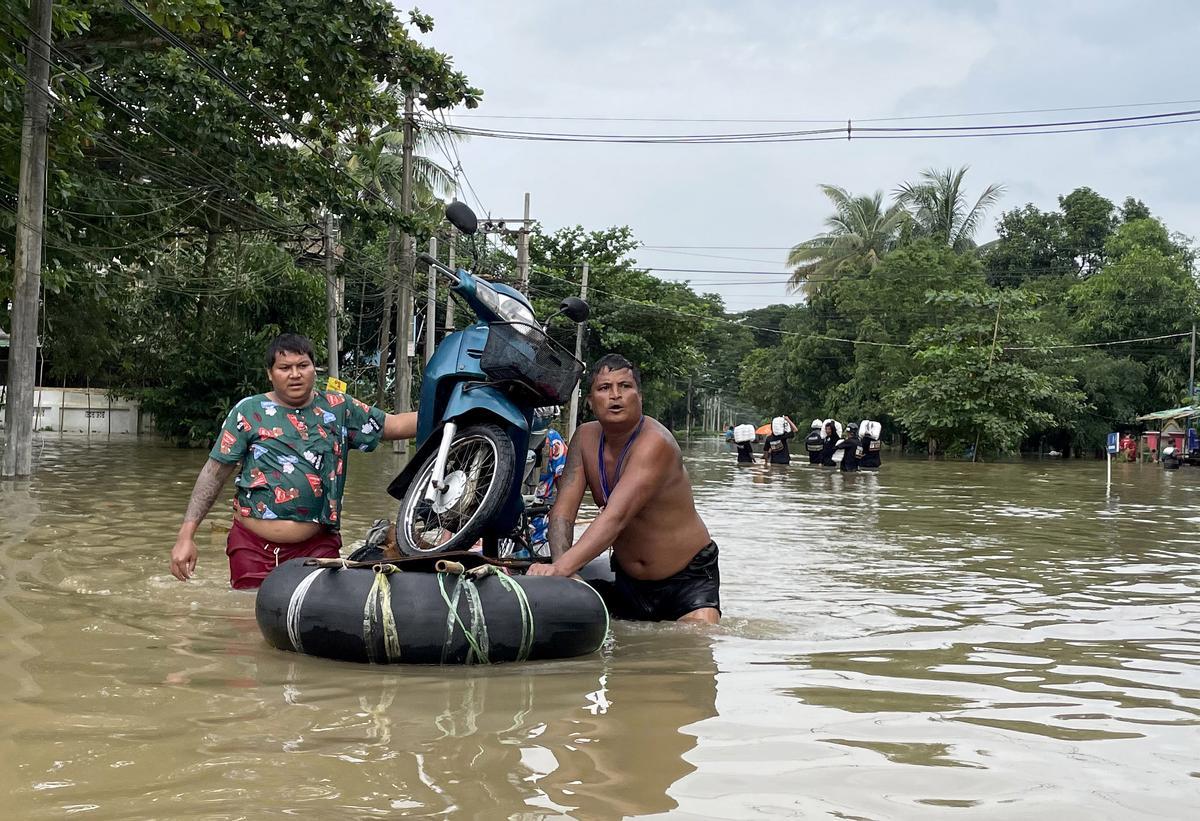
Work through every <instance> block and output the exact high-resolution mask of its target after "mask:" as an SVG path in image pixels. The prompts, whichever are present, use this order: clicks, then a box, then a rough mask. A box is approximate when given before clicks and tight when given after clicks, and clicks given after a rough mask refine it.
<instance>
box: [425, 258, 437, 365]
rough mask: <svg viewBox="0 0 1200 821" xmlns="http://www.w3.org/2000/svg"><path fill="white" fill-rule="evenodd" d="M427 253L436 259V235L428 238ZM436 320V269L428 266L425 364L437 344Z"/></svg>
mask: <svg viewBox="0 0 1200 821" xmlns="http://www.w3.org/2000/svg"><path fill="white" fill-rule="evenodd" d="M429 255H430V256H431V257H433V258H434V259H437V237H430V238H429ZM436 320H437V269H436V268H434V267H433V266H432V265H430V266H429V274H428V282H427V283H426V287H425V364H426V365H428V364H429V360H430V359H432V358H433V349H434V347H435V346H436V345H437V342H436V341H435V337H434V333H433V326H434V324H435V321H436Z"/></svg>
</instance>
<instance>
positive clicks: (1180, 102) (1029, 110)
mask: <svg viewBox="0 0 1200 821" xmlns="http://www.w3.org/2000/svg"><path fill="white" fill-rule="evenodd" d="M1195 103H1200V100H1159V101H1156V102H1148V103H1146V102H1143V103H1117V104H1108V105H1092V106H1069V107H1058V108H1022V109H1009V110H1005V111H975V112H966V113H959V114H910V115H905V116H891V117H822V118H811V117H810V118H800V119H796V118H781V117H767V118H749V117H633V116H622V117H605V116H588V115H574V116H572V115H545V114H484V113H475V112H472V113H470V114H459V115H457V116H459V117H467V118H471V119H477V120H550V121H588V122H614V123H617V122H631V123H632V122H637V123H794V124H800V125H804V124H810V125H821V124H832V123H839V124H840V123H845V122H846V121H847V120H851V121H856V122H861V123H883V122H901V121H908V120H949V119H962V118H965V117H998V116H1006V115H1012V114H1055V113H1065V112H1068V111H1106V110H1115V109H1122V108H1150V107H1153V106H1166V105H1192V104H1195Z"/></svg>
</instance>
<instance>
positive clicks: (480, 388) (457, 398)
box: [387, 382, 529, 520]
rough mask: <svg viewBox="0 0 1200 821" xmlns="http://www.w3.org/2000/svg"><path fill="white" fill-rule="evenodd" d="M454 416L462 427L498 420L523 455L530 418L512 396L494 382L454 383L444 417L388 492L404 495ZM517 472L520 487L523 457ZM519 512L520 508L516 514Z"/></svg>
mask: <svg viewBox="0 0 1200 821" xmlns="http://www.w3.org/2000/svg"><path fill="white" fill-rule="evenodd" d="M450 420H454V421H455V422H457V423H458V426H459V429H460V430H461V429H462V428H464V427H466V426H467V425H469V424H472V423H475V422H484V421H491V422H497V423H499V424H500V426H501V427H502V428H504V431H505V433H507V434H508V435H509V438H510V439H512V443H513V447H514V448H515V451H516V453H518V454H521V455H523V454H524V453H525V451H526V449H527V447H528V444H529V421H528V420H527V419H526V418H525V415H524V414H523V413H522V412H521V411H520V409H519V408H518V407H517V406H516V405H515V404H513V402H512V400H511V399H509V398H508V397H507V396H505V395H504V394H503V393H501V392H500V391H499V390H497V389H496V388H494V387H492V386H491V385H486V384H480V383H473V384H472V383H462V382H460V383H459V384H457V385H455V386H454V388H453V390H452V391H451V393H450V398H449V401H448V402H447V403H446V407H445V409H444V410H443V411H442V421H441V422H440V423H439V424H438V425H437V427H435V428H434V429H433V430H432V431H431V432H430V434H429V436H427V437H425V441H423V442H422V443H421V445H420V446H419V447H418V448H417V450H416V452H415V453H414V454H413V455H412V456H411V457H410V458H409V460H408V464H406V465H405V466H404V469H403V470H401V471H400V473H399V474H397V476H396V478H395V479H393V480H392V481H391V484H389V485H388V487H387V492H388V495H389V496H391V497H392V498H394V499H403V498H404V494H405V492H406V491H407V490H408V486H409V485H410V484H411V483H412V481H413V479H415V478H416V474H417V472H418V471H419V470H420V469H421V466H422V465H424V464H425V461H426V459H428V458H429V456H430V454H433V453H436V452H437V449H438V446H439V445H440V444H441V442H442V428H443V427H445V423H446V422H447V421H450ZM516 461H517V476H516V478H515V479H514V481H515V483H516V486H517V487H518V489H519V485H520V481H521V477H522V476H523V475H524V469H525V464H524V459H522V458H518V459H517V460H516ZM508 507H509V506H507V505H506V510H504V511H503V513H502V518H504V519H506V520H507V519H509V518H512V512H511V511H510V510H508V509H507V508H508ZM519 514H520V508H519V507H518V508H517V510H516V515H519Z"/></svg>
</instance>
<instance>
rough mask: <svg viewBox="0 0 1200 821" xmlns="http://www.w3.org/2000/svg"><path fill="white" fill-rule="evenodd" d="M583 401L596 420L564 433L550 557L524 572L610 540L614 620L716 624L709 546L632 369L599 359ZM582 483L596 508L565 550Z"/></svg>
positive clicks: (566, 572)
mask: <svg viewBox="0 0 1200 821" xmlns="http://www.w3.org/2000/svg"><path fill="white" fill-rule="evenodd" d="M588 402H589V403H590V404H591V407H592V412H593V413H595V414H596V419H597V421H595V422H589V423H587V424H585V425H581V426H580V427H579V429H578V430H577V431H575V435H574V436H573V437H572V438H571V444H570V447H568V448H567V466H566V469H565V470H564V471H563V475H562V477H561V478H560V479H559V487H558V499H557V500H556V501H555V502H554V507H553V508H551V510H550V555H551V556H552V557H553V559H554V561H553V563H552V564H535V565H533V566H532V567H531V568H530V569H529V575H531V576H571V575H573V574H575V573H576V572H578V570H579V569H580V568H581V567H583V566H584V565H585V564H587V563H588V562H590V561H591V560H592V559H594V558H596V557H597V556H599V555H600V554H601V553H603V552H604V551H605V550H606V549H608V547H609V546H610V545H611V546H612V548H613V558H614V562H613V570H614V572H615V573H616V583H615V585H614V590H613V595H612V602H611V603H610V608H611V609H612V611H613V615H614V616H616V617H617V618H626V619H636V620H639V621H695V622H707V623H709V624H715V623H716V622H718V621H719V620H720V618H721V597H720V586H721V574H720V570H719V569H718V566H717V545H716V543H715V542H713V540H712V538H711V537H710V536H709V535H708V528H707V527H705V526H704V522H703V521H701V519H700V516H699V515H697V513H696V506H695V503H694V501H693V500H692V485H691V482H690V481H689V480H688V475H687V471H686V470H685V469H684V467H683V457H682V454H681V453H680V452H679V445H678V444H676V442H675V438H674V437H673V436H672V435H671V432H670V431H669V430H667V429H666V428H665V427H663V426H662V425H661V424H659V423H658V422H657V421H656V420H654V419H651V418H649V417H648V416H643V414H642V385H641V377H640V375H639V374H638V371H637V368H635V367H634V366H633V365H632V364H631V363H630V362H629V361H628V360H627V359H625V358H624V357H622V356H618V355H616V354H608V355H607V356H604V357H603V358H601V359H600V360H599V361H598V362H597V363H596V364H595V367H594V368H593V370H592V379H591V387H590V388H589V389H588ZM581 466H582V470H581V469H580V468H581ZM585 488H586V489H588V490H590V491H591V493H592V499H594V500H595V502H596V504H597V505H598V506H599V507H600V514H599V515H598V516H597V517H596V520H595V521H594V522H592V524H591V525H590V526H589V527H588V529H587V530H586V531H585V532H584V534H583V536H582V537H581V538H580V539H579V541H578V542H576V543H575V544H574V546H572V544H571V540H572V537H573V535H574V527H575V516H576V514H577V513H578V512H579V503H580V502H581V501H583V491H584V489H585Z"/></svg>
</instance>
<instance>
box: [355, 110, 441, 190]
mask: <svg viewBox="0 0 1200 821" xmlns="http://www.w3.org/2000/svg"><path fill="white" fill-rule="evenodd" d="M451 138H452V137H451ZM432 147H433V146H432V145H431V142H430V139H429V137H428V136H427V134H426V132H424V131H418V132H417V138H416V143H415V148H416V150H417V151H422V152H424V151H427V150H428V149H430V148H432ZM403 148H404V133H403V132H402V131H401V130H400V129H397V128H393V127H392V126H384V127H383V128H381V129H379V130H378V131H376V132H374V133H373V134H371V135H369V136H368V137H366V139H365V140H363V142H362V143H343V144H342V146H341V151H340V153H341V154H342V162H343V163H344V165H345V167H346V170H347V171H348V172H349V173H350V175H351V176H352V177H354V179H355V180H356V181H357V182H358V183H359V184H360V185H362V186H363V187H364V188H365V189H368V190H369V191H370V192H371V193H370V194H368V193H366V192H364V193H363V196H364V197H370V196H372V195H373V194H376V195H382V196H383V197H384V198H385V199H386V200H387V201H388V202H389V203H390V204H391V205H392V206H393V207H396V208H399V207H400V199H401V197H400V188H401V185H402V182H403V179H404V159H403V153H402V152H403ZM453 192H454V175H453V174H452V173H451V172H450V171H449V170H448V169H446V168H443V167H442V166H440V165H438V164H437V163H436V162H434V161H433V160H431V159H429V158H428V157H425V156H422V155H421V154H418V153H415V152H414V153H413V200H414V201H415V202H417V203H418V206H417V207H418V208H419V207H420V206H419V204H420V203H421V201H422V200H432V199H434V198H435V197H436V198H441V197H445V196H448V195H449V194H452V193H453Z"/></svg>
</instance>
